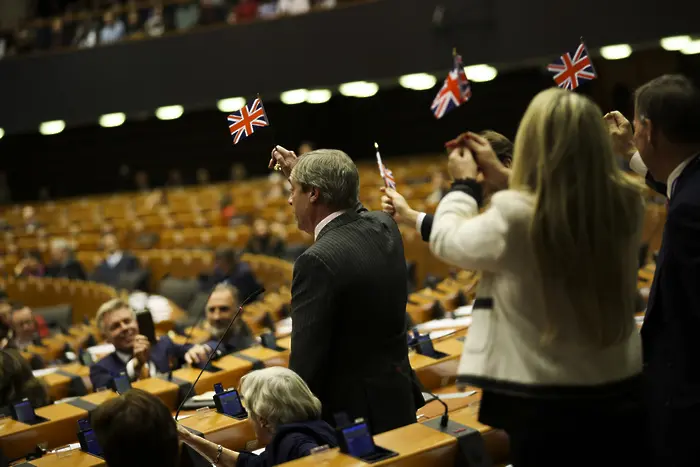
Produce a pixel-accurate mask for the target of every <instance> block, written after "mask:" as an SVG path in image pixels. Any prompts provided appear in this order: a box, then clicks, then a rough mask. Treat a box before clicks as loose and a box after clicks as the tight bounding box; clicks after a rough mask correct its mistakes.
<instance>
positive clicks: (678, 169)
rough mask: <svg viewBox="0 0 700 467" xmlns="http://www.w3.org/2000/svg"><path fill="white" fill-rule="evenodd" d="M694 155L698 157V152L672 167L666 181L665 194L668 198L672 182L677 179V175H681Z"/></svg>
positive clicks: (669, 197)
mask: <svg viewBox="0 0 700 467" xmlns="http://www.w3.org/2000/svg"><path fill="white" fill-rule="evenodd" d="M696 157H698V154H693V155H692V156H690V157H689V158H687V159H686V160H684V161H683V162H681V163H680V164H678V166H676V168H675V169H673V171H671V174H670V175H669V176H668V180H667V181H666V195H667V196H668V199H671V195H672V194H673V189H674V188H675V187H674V184H675V183H676V182H677V181H678V177H680V176H681V174H682V173H683V170H685V168H686V167H688V164H690V163H691V162H692V160H693V159H695V158H696Z"/></svg>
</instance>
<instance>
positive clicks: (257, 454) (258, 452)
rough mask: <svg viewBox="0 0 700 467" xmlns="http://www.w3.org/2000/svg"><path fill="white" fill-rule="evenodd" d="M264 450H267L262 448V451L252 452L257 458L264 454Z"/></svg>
mask: <svg viewBox="0 0 700 467" xmlns="http://www.w3.org/2000/svg"><path fill="white" fill-rule="evenodd" d="M264 450H265V448H260V449H256V450H255V451H251V452H252V453H253V454H255V455H256V456H259V455H260V454H262V453H263V451H264Z"/></svg>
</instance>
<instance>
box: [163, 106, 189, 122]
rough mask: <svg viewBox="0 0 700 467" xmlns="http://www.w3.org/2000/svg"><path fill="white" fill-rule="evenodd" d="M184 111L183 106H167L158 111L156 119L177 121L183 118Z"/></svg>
mask: <svg viewBox="0 0 700 467" xmlns="http://www.w3.org/2000/svg"><path fill="white" fill-rule="evenodd" d="M183 112H184V109H183V108H182V106H181V105H166V106H165V107H158V108H157V109H156V117H158V118H159V119H161V120H175V119H176V118H180V117H182V113H183Z"/></svg>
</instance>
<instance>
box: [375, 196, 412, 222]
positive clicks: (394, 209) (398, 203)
mask: <svg viewBox="0 0 700 467" xmlns="http://www.w3.org/2000/svg"><path fill="white" fill-rule="evenodd" d="M381 191H382V192H383V193H384V195H383V196H382V211H384V212H385V213H387V214H390V215H392V216H393V217H394V220H395V221H396V222H397V223H400V224H406V225H412V226H415V225H416V219H417V218H418V211H415V210H413V209H411V206H409V205H408V202H406V198H404V197H403V196H402V195H401V194H400V193H399V192H397V191H396V190H393V189H391V188H381Z"/></svg>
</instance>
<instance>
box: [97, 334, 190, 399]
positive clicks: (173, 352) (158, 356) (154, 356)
mask: <svg viewBox="0 0 700 467" xmlns="http://www.w3.org/2000/svg"><path fill="white" fill-rule="evenodd" d="M191 347H192V345H178V344H175V343H174V342H173V341H171V340H170V338H169V337H167V336H163V337H161V338H160V339H158V343H157V344H156V345H154V346H153V347H152V348H151V362H153V364H154V365H155V366H156V369H157V370H158V372H159V373H168V372H169V371H170V370H171V367H170V358H174V359H177V360H178V362H181V361H182V360H183V359H184V358H185V353H186V352H187V350H189V349H190V348H191ZM173 369H174V368H173ZM123 371H126V364H125V363H124V362H123V361H122V359H121V358H119V356H118V355H117V352H112V353H111V354H109V355H107V356H106V357H104V358H102V359H101V360H100V361H98V362H96V363H95V364H93V365H92V366H90V381H91V382H92V387H93V388H95V389H97V388H101V387H109V385H110V383H111V381H112V379H113V378H114V377H115V376H117V375H119V373H121V372H123Z"/></svg>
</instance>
